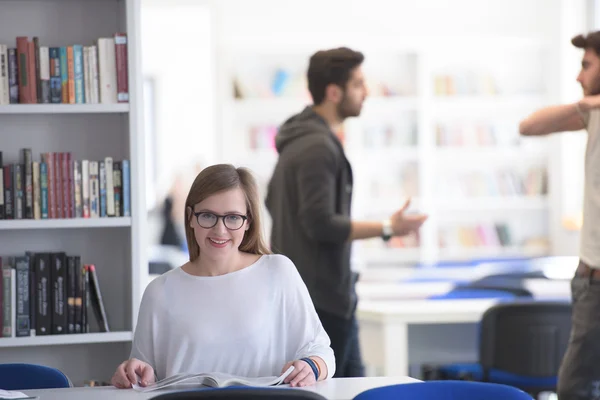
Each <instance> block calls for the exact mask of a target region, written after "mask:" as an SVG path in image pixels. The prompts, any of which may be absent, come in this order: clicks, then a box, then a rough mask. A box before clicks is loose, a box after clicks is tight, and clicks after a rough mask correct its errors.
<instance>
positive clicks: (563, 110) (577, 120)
mask: <svg viewBox="0 0 600 400" xmlns="http://www.w3.org/2000/svg"><path fill="white" fill-rule="evenodd" d="M585 113H587V110H584V109H583V107H582V106H581V105H580V104H579V102H578V103H573V104H565V105H560V106H550V107H545V108H542V109H541V110H538V111H536V112H534V113H533V114H531V115H530V116H528V117H527V118H525V119H524V120H523V121H521V123H520V124H519V132H520V133H521V135H524V136H541V135H548V134H550V133H554V132H565V131H578V130H581V129H584V128H585V120H584V118H585Z"/></svg>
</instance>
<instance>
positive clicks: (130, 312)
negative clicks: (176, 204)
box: [0, 0, 148, 386]
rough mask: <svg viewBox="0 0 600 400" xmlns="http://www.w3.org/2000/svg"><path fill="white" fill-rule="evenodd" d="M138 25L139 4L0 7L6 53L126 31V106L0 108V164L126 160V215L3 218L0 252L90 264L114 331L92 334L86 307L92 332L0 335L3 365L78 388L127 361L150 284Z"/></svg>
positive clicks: (50, 0) (57, 2)
mask: <svg viewBox="0 0 600 400" xmlns="http://www.w3.org/2000/svg"><path fill="white" fill-rule="evenodd" d="M139 19H140V3H139V0H86V1H76V0H28V1H18V0H17V1H15V0H1V1H0V43H2V44H7V45H9V47H16V40H15V38H16V37H17V36H29V37H30V38H31V37H33V36H37V37H39V40H40V45H42V46H49V47H54V46H68V45H73V44H82V45H92V44H94V43H95V41H96V40H97V39H98V38H99V37H110V36H112V35H113V34H114V33H116V32H126V33H127V40H128V62H129V65H128V79H129V82H128V84H129V96H130V101H129V103H127V104H69V105H65V104H31V105H30V104H17V105H3V106H0V151H2V153H3V161H4V163H5V164H10V163H15V162H19V160H20V157H21V154H20V149H22V148H31V149H32V156H33V160H34V161H39V160H40V154H41V153H44V152H71V153H72V156H73V158H74V159H78V160H81V159H88V160H101V159H103V158H104V157H107V156H111V157H113V159H114V160H115V161H119V160H123V159H128V160H130V193H131V212H132V216H131V217H117V218H94V219H92V218H90V219H48V220H0V256H16V255H23V254H24V253H25V252H26V251H32V252H55V251H64V252H66V253H67V255H79V256H81V261H82V263H87V264H94V265H95V266H96V271H97V274H98V278H99V284H100V289H101V291H102V295H103V300H104V305H105V308H106V313H107V318H108V322H109V325H110V329H111V332H109V333H97V332H99V329H98V327H97V324H96V320H95V316H94V314H93V310H92V309H91V308H90V309H89V310H88V316H89V320H90V331H91V332H92V333H87V334H71V335H68V334H66V335H48V336H30V337H14V338H0V360H2V362H3V363H8V362H31V363H38V364H44V365H49V366H53V367H56V368H59V369H60V370H62V371H63V372H64V373H66V374H67V376H68V377H69V378H70V379H71V381H72V382H73V383H74V384H75V385H76V386H79V385H82V384H83V382H84V381H85V380H88V379H95V380H103V381H107V380H109V379H110V377H111V376H112V374H113V372H114V369H115V368H116V366H117V365H118V364H119V363H120V362H122V361H123V360H124V359H126V358H127V357H128V356H129V352H130V347H131V340H132V336H133V329H134V327H135V321H136V318H137V311H138V306H139V302H140V299H141V294H142V293H141V292H142V290H143V285H142V282H145V281H146V280H147V272H148V264H147V262H146V258H145V247H146V241H145V237H144V234H145V233H144V232H145V231H146V230H145V228H144V225H145V220H146V215H145V213H146V208H145V198H144V193H145V191H144V189H143V188H144V181H145V180H144V165H145V163H144V131H143V120H142V117H143V112H142V100H141V97H142V96H141V94H142V92H141V80H140V76H141V73H140V70H141V69H140V59H141V58H140V54H139V49H140V37H139V33H138V32H139V29H140V26H139V25H140V21H139Z"/></svg>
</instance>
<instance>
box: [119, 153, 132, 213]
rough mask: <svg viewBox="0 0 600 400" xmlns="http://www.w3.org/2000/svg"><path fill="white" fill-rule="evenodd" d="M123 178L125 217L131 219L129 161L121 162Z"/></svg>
mask: <svg viewBox="0 0 600 400" xmlns="http://www.w3.org/2000/svg"><path fill="white" fill-rule="evenodd" d="M121 169H122V171H121V175H122V176H121V178H122V184H123V185H122V186H123V187H122V190H121V191H122V192H123V216H125V217H131V191H130V183H129V160H123V161H122V162H121Z"/></svg>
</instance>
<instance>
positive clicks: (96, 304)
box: [87, 264, 110, 332]
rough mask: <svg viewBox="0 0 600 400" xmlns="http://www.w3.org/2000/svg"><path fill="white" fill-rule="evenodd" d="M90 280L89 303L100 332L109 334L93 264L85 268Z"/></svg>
mask: <svg viewBox="0 0 600 400" xmlns="http://www.w3.org/2000/svg"><path fill="white" fill-rule="evenodd" d="M87 269H88V273H89V280H90V291H91V293H90V294H91V303H92V309H93V310H94V314H95V315H96V319H97V320H98V325H99V326H100V329H101V330H102V332H110V328H109V326H108V319H107V317H106V310H105V308H104V300H103V299H102V293H101V292H100V282H99V281H98V274H97V273H96V266H95V265H93V264H90V265H88V267H87Z"/></svg>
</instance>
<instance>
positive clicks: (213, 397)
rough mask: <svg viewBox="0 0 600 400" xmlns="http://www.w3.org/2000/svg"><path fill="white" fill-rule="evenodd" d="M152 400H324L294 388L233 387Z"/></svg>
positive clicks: (184, 392)
mask: <svg viewBox="0 0 600 400" xmlns="http://www.w3.org/2000/svg"><path fill="white" fill-rule="evenodd" d="M151 399H152V400H197V399H198V400H223V399H226V400H263V399H264V400H326V399H325V397H323V396H321V395H320V394H318V393H315V392H309V391H308V390H301V389H294V388H278V387H249V386H243V387H240V386H235V387H224V388H215V389H191V390H180V391H175V392H169V393H164V394H161V395H158V396H155V397H152V398H151Z"/></svg>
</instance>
